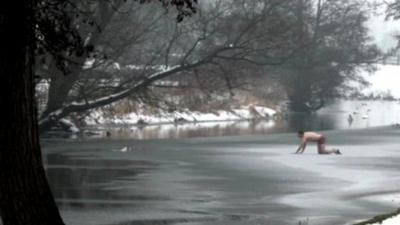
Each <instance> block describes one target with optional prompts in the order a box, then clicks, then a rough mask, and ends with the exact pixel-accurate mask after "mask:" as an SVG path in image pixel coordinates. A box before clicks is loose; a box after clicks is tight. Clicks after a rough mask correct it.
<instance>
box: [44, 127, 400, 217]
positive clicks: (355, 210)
mask: <svg viewBox="0 0 400 225" xmlns="http://www.w3.org/2000/svg"><path fill="white" fill-rule="evenodd" d="M324 133H325V134H326V135H327V136H328V144H331V145H334V146H336V147H339V148H340V149H341V151H342V152H343V153H344V154H343V155H341V156H336V155H335V156H334V155H332V156H326V155H325V156H321V155H317V154H316V147H315V146H312V145H311V146H309V147H308V148H307V149H306V153H305V154H304V155H294V154H291V153H293V151H294V150H295V148H296V144H297V140H296V138H295V136H294V134H289V133H281V134H270V135H252V136H231V137H214V138H191V139H172V140H171V139H170V140H168V139H160V140H133V139H87V140H69V139H45V140H43V146H44V158H45V161H46V164H47V171H48V176H49V180H50V182H51V186H52V189H53V191H54V194H55V197H56V199H57V202H58V204H59V206H60V209H61V211H62V215H63V217H64V219H65V221H66V223H67V224H70V225H78V224H79V225H91V224H93V225H95V224H96V225H102V224H107V225H137V224H138V225H147V224H148V225H158V224H171V225H172V224H181V225H183V224H185V225H206V224H207V225H227V224H240V225H248V224H249V225H251V224H271V225H297V224H299V221H307V220H308V225H314V224H315V225H339V224H340V225H343V224H351V223H352V222H354V221H357V220H360V219H366V218H370V217H372V216H373V215H376V214H380V213H386V212H390V211H393V210H394V209H396V208H397V207H399V205H400V190H399V189H398V187H399V186H400V175H399V173H398V171H399V169H400V139H399V135H400V129H395V128H392V127H386V128H373V129H361V130H358V129H354V130H342V131H338V130H336V131H327V132H324Z"/></svg>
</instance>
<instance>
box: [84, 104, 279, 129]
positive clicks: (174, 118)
mask: <svg viewBox="0 0 400 225" xmlns="http://www.w3.org/2000/svg"><path fill="white" fill-rule="evenodd" d="M276 114H277V112H276V111H275V110H273V109H271V108H268V107H264V106H246V107H241V108H238V109H231V110H217V111H214V112H212V113H204V112H196V111H189V110H187V109H186V110H180V111H176V112H167V111H161V110H160V111H159V113H157V114H149V113H144V112H132V113H129V114H125V115H120V116H117V115H115V116H106V115H105V114H104V112H102V111H100V110H96V111H93V112H92V113H91V114H90V115H89V116H88V117H87V118H86V120H85V122H86V123H87V124H88V125H98V124H115V125H122V124H128V125H147V124H166V123H183V122H211V121H231V120H247V119H257V118H258V119H261V118H267V119H269V118H273V117H274V116H275V115H276Z"/></svg>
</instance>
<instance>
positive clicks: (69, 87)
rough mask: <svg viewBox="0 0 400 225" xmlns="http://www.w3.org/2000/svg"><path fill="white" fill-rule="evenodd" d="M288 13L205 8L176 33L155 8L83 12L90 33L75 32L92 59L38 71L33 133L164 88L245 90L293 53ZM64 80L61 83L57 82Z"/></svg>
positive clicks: (283, 4)
mask: <svg viewBox="0 0 400 225" xmlns="http://www.w3.org/2000/svg"><path fill="white" fill-rule="evenodd" d="M92 4H93V3H92ZM291 5H292V3H291V1H288V0H284V1H282V0H256V1H249V0H240V1H226V0H225V1H222V0H218V1H213V2H208V3H206V2H204V3H202V4H201V6H202V8H201V9H202V11H201V13H199V14H198V15H196V18H192V19H191V20H185V21H183V22H182V23H180V24H179V25H176V24H174V23H171V22H170V21H171V19H170V18H168V17H169V15H168V14H165V12H164V11H163V10H162V8H159V7H156V5H150V6H151V7H150V6H149V7H148V8H147V9H142V6H140V10H138V7H139V6H138V5H137V4H136V3H132V2H126V3H121V4H119V5H116V4H114V5H112V8H111V7H110V6H109V5H108V4H107V3H105V2H102V3H95V5H91V7H89V9H87V10H85V11H89V12H90V15H93V16H91V17H92V18H94V19H93V21H94V22H95V24H96V25H97V26H96V27H93V26H83V25H80V26H77V27H78V28H77V30H76V33H78V34H79V35H80V36H81V37H82V39H83V40H85V45H86V46H87V47H89V46H90V47H91V49H92V50H93V51H84V52H83V54H82V55H80V56H79V57H77V56H76V55H69V54H68V52H63V53H62V56H61V58H62V59H63V60H62V62H61V63H62V65H63V67H62V68H61V69H60V68H59V67H57V66H56V65H57V64H59V63H58V61H57V58H54V57H53V56H50V57H47V58H45V60H44V64H42V65H41V68H40V69H41V70H40V71H39V72H40V75H41V77H42V78H44V79H48V80H49V94H48V101H47V104H46V106H45V109H44V111H43V112H42V113H41V115H40V120H39V125H40V129H41V130H42V131H46V130H48V129H50V128H51V127H53V126H55V125H56V124H57V123H59V122H60V121H62V120H60V119H61V118H64V117H66V116H68V115H70V114H73V113H75V114H84V113H85V112H88V111H89V110H91V109H94V108H98V107H101V106H105V105H109V104H112V103H114V102H116V101H119V100H122V99H125V98H128V97H129V98H131V99H133V100H135V99H143V96H145V97H144V99H148V96H149V95H148V93H150V92H152V91H154V92H155V91H158V90H160V88H165V87H167V86H168V85H163V84H168V83H171V82H176V83H179V84H183V85H175V86H174V87H173V88H175V89H177V88H182V89H185V88H190V87H195V88H197V89H203V90H205V89H207V90H211V91H213V90H215V88H216V87H219V86H221V85H220V84H224V85H226V87H227V88H228V89H233V88H235V87H238V86H240V85H242V84H245V83H247V79H251V77H252V76H253V77H254V76H256V75H261V73H263V72H265V65H276V64H280V63H282V62H283V61H284V60H286V59H287V58H288V57H289V56H290V54H291V52H292V51H293V49H294V48H293V45H292V43H293V41H291V37H292V36H293V32H292V31H293V30H291V29H290V26H291V25H292V24H287V22H288V21H287V19H286V18H287V13H288V12H290V7H291ZM82 7H83V6H82ZM115 8H119V9H121V10H117V11H115V10H114V9H115ZM73 23H74V24H75V23H76V24H81V23H82V22H81V19H75V20H74V21H73ZM130 23H134V24H136V25H135V26H133V27H130V26H129V24H130ZM98 30H101V31H102V32H99V31H98ZM89 62H90V63H89ZM254 65H257V67H256V66H254ZM65 72H66V73H67V74H68V75H67V76H60V74H63V73H65ZM159 81H161V82H159ZM181 81H182V82H181ZM161 86H163V87H161ZM206 92H207V91H204V93H206ZM161 93H163V92H161ZM171 108H173V107H171Z"/></svg>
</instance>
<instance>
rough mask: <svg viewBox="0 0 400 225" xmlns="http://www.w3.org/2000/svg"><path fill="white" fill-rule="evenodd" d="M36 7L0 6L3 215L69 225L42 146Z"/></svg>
mask: <svg viewBox="0 0 400 225" xmlns="http://www.w3.org/2000/svg"><path fill="white" fill-rule="evenodd" d="M32 2H33V1H32V0H14V1H1V3H0V49H1V50H0V77H1V82H0V90H1V94H0V102H1V104H2V112H3V118H2V120H1V122H0V146H1V147H0V216H1V218H2V220H3V223H4V225H27V224H29V225H47V224H48V225H50V224H51V225H59V224H64V223H63V221H62V219H61V217H60V214H59V212H58V209H57V206H56V204H55V201H54V198H53V195H52V193H51V191H50V188H49V185H48V183H47V179H46V174H45V170H44V168H43V164H42V158H41V150H40V145H39V136H38V126H37V112H36V105H35V102H34V79H33V70H32V66H33V52H32V51H33V49H32V48H33V46H34V35H33V31H32V30H33V27H34V26H33V24H32V23H31V21H32V14H33V5H32V4H33V3H32Z"/></svg>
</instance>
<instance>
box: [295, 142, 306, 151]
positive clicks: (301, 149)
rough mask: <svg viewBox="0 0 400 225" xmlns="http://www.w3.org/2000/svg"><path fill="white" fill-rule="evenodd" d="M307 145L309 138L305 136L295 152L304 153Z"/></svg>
mask: <svg viewBox="0 0 400 225" xmlns="http://www.w3.org/2000/svg"><path fill="white" fill-rule="evenodd" d="M306 146H307V140H306V139H304V138H303V139H302V140H301V143H300V145H299V147H298V148H297V150H296V152H295V154H298V153H301V154H302V153H303V152H304V150H305V149H306Z"/></svg>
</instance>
